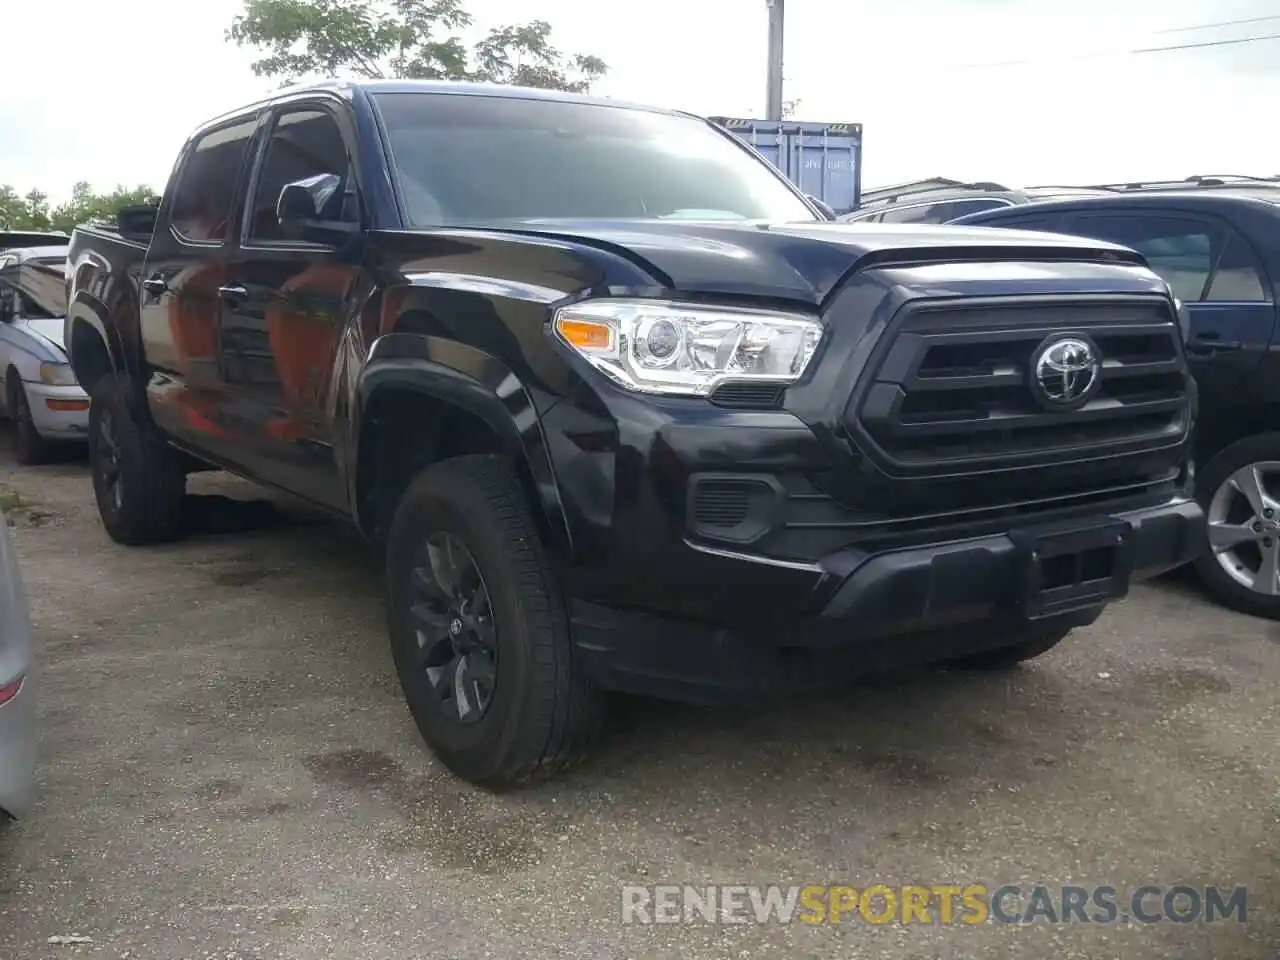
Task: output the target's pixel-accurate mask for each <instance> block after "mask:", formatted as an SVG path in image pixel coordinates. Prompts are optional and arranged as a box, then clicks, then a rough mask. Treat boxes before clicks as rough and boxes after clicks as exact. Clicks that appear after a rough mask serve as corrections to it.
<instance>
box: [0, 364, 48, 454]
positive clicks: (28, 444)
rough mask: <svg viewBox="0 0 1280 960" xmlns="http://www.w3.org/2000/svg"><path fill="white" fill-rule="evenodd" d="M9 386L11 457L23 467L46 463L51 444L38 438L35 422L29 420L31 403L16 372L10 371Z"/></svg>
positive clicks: (7, 378) (40, 437)
mask: <svg viewBox="0 0 1280 960" xmlns="http://www.w3.org/2000/svg"><path fill="white" fill-rule="evenodd" d="M6 380H7V382H8V384H9V396H8V398H7V399H8V405H9V415H10V416H11V417H12V418H13V457H14V459H15V460H17V461H18V463H20V464H22V465H23V466H34V465H36V464H40V463H47V462H48V460H49V458H50V456H51V454H52V453H53V444H52V443H50V442H49V441H48V440H46V439H45V438H44V437H42V436H40V431H39V430H37V429H36V425H35V421H33V420H32V419H31V403H30V401H28V400H27V391H26V389H25V388H24V387H23V386H22V379H21V377H20V376H19V375H18V371H17V370H14V369H12V368H11V369H10V370H9V373H8V375H7V377H6Z"/></svg>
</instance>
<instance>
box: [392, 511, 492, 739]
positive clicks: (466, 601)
mask: <svg viewBox="0 0 1280 960" xmlns="http://www.w3.org/2000/svg"><path fill="white" fill-rule="evenodd" d="M416 561H417V562H416V563H415V564H414V567H413V572H412V574H411V580H410V584H411V588H412V604H413V605H412V607H411V608H410V611H409V613H410V619H411V622H412V624H413V630H414V633H415V634H416V636H417V640H418V667H419V669H421V670H423V671H424V672H425V673H426V676H427V680H428V682H429V683H430V685H431V689H432V690H433V691H434V692H435V696H436V702H437V706H438V707H439V709H440V710H441V712H443V713H444V714H445V715H446V716H447V717H449V718H450V719H451V720H453V721H455V722H458V723H463V724H472V723H476V722H478V721H479V720H480V719H481V718H482V717H484V715H485V713H486V711H488V709H489V704H490V703H491V702H492V700H493V691H494V687H495V685H496V683H497V676H498V673H497V667H498V645H497V634H496V632H495V630H494V625H493V606H492V604H491V602H490V600H489V591H488V589H487V588H486V587H485V583H484V578H483V577H482V576H481V575H480V569H479V567H478V566H477V565H476V561H475V558H474V557H472V556H471V553H470V551H468V550H467V548H466V547H464V546H463V545H462V542H461V541H460V540H458V538H457V537H454V536H451V535H450V534H447V533H433V534H431V535H430V536H428V537H427V542H426V543H425V544H424V545H423V548H422V549H421V550H420V551H419V552H418V556H417V558H416Z"/></svg>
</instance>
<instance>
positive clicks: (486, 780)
mask: <svg viewBox="0 0 1280 960" xmlns="http://www.w3.org/2000/svg"><path fill="white" fill-rule="evenodd" d="M387 566H388V569H387V576H388V593H389V598H388V599H389V602H388V616H389V620H390V623H389V626H390V633H391V643H392V653H393V655H394V658H395V664H396V670H397V673H398V674H399V677H400V684H401V687H402V689H403V690H404V695H405V699H406V700H407V701H408V704H409V709H410V712H411V713H412V714H413V718H414V720H415V722H416V723H417V726H418V730H419V731H420V732H421V734H422V737H423V739H424V740H425V741H426V742H427V744H428V746H430V747H431V749H432V751H433V752H434V753H435V755H436V756H437V757H438V758H439V759H440V761H441V762H442V763H443V764H444V765H445V766H446V767H448V768H449V769H450V770H451V771H453V772H454V773H455V774H457V775H458V776H460V777H462V778H463V779H465V780H469V781H471V782H472V783H476V784H480V785H483V786H487V787H490V788H493V789H503V788H508V787H513V786H517V785H520V784H524V783H530V782H534V781H537V780H542V779H546V778H547V777H550V776H551V775H552V774H554V773H556V772H557V771H559V770H562V769H564V768H565V767H567V766H569V765H570V764H572V763H573V762H575V761H576V760H578V759H579V758H580V757H581V756H582V755H583V754H584V753H585V751H586V749H587V747H588V746H589V744H590V742H591V740H592V739H593V738H594V735H595V733H596V732H597V730H598V728H599V724H600V720H601V714H602V707H601V697H600V694H599V692H598V691H597V690H596V688H595V687H594V686H593V685H592V684H591V683H590V682H589V681H588V680H587V678H586V677H585V676H584V675H583V673H582V670H581V668H580V666H579V665H578V664H577V663H575V658H574V653H573V648H572V644H571V642H570V637H569V624H568V618H567V616H566V613H565V608H564V600H563V598H562V596H561V593H560V587H559V582H558V578H557V576H556V574H555V571H554V570H553V568H552V566H551V564H550V563H549V561H548V558H547V557H546V555H545V553H544V552H543V549H542V546H541V543H540V541H539V539H538V535H537V531H536V528H535V526H534V523H533V520H532V518H531V517H530V515H529V511H528V508H527V506H526V505H525V502H524V495H523V491H522V490H521V488H520V486H519V484H518V482H517V481H516V479H515V477H514V476H513V475H512V473H511V470H510V468H509V467H507V465H506V464H505V463H504V461H503V460H502V459H501V458H499V457H493V456H467V457H458V458H455V459H451V460H445V461H442V462H440V463H438V464H435V465H434V466H432V467H430V468H428V469H427V470H425V471H424V472H423V473H421V474H420V475H419V476H418V477H417V479H415V480H414V481H413V483H412V484H410V486H409V489H408V490H407V491H406V492H405V494H404V496H403V498H402V499H401V501H400V504H399V506H398V507H397V509H396V515H395V519H394V521H393V523H392V526H391V531H390V536H389V538H388V546H387Z"/></svg>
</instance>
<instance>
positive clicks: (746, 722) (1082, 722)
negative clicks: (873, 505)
mask: <svg viewBox="0 0 1280 960" xmlns="http://www.w3.org/2000/svg"><path fill="white" fill-rule="evenodd" d="M4 442H5V444H6V447H5V449H3V450H0V481H3V483H4V484H5V485H6V486H7V488H8V489H9V490H12V491H14V492H16V494H17V496H18V497H20V499H21V503H22V505H21V507H20V508H19V509H17V510H16V511H15V512H14V513H15V524H16V528H17V536H18V543H19V547H20V551H21V554H22V559H23V562H24V564H25V576H26V578H27V583H28V590H29V593H30V595H31V601H32V605H33V616H34V619H35V621H36V627H37V635H38V640H39V642H40V648H41V665H40V666H41V672H40V677H39V679H40V682H41V687H40V695H41V697H42V701H43V707H42V727H43V729H42V741H41V750H42V764H43V766H42V769H41V776H40V792H41V800H40V803H39V806H38V807H37V809H36V810H35V811H34V812H33V813H32V815H31V816H29V817H28V818H27V819H25V820H23V821H22V822H20V823H17V824H11V825H10V826H9V827H8V828H7V829H5V830H3V831H2V832H0V958H4V960H22V958H31V957H46V956H59V957H62V956H77V957H111V958H124V957H129V958H140V960H141V958H171V957H172V958H178V957H183V958H215V957H216V958H218V960H252V958H275V957H282V958H307V960H311V958H315V960H319V958H352V960H374V958H384V957H385V958H428V957H430V958H448V957H455V958H473V957H474V958H478V957H504V958H505V957H511V958H522V960H523V958H542V957H555V958H578V957H581V958H590V960H607V958H623V957H645V958H649V957H653V958H664V957H683V958H699V957H758V956H780V957H789V958H799V957H815V958H816V957H843V958H858V957H875V958H965V957H975V958H976V957H983V958H986V957H992V958H1010V957H1028V958H1030V957H1034V958H1042V957H1050V956H1052V957H1055V958H1062V957H1087V958H1091V960H1093V958H1099V960H1101V958H1111V957H1122V958H1123V960H1142V958H1160V960H1180V958H1192V957H1195V958H1201V957H1203V958H1210V957H1214V958H1220V960H1227V958H1231V960H1248V958H1255V957H1258V958H1267V960H1272V958H1274V957H1276V956H1277V951H1278V950H1280V912H1278V911H1277V904H1278V901H1280V883H1277V880H1278V878H1280V736H1277V730H1280V709H1278V707H1277V704H1278V703H1280V685H1278V684H1280V627H1277V626H1275V625H1272V624H1269V623H1264V622H1261V621H1255V620H1250V619H1247V618H1244V617H1240V616H1236V615H1234V614H1230V613H1227V612H1224V611H1222V610H1220V609H1217V608H1215V607H1213V606H1211V605H1210V604H1208V603H1207V602H1206V601H1205V600H1203V599H1202V598H1201V597H1199V596H1198V595H1197V594H1196V592H1195V591H1194V589H1193V588H1190V587H1188V586H1185V585H1180V584H1179V583H1178V582H1176V581H1175V582H1172V583H1161V584H1158V585H1155V586H1145V587H1141V588H1139V589H1138V590H1137V591H1136V592H1135V594H1134V595H1133V596H1132V597H1131V598H1130V599H1129V600H1127V601H1126V602H1125V603H1123V604H1122V605H1120V606H1118V607H1116V608H1115V609H1114V610H1113V611H1111V612H1110V613H1109V614H1108V615H1107V616H1106V617H1105V618H1104V620H1103V621H1102V622H1101V623H1100V624H1099V625H1098V626H1096V627H1095V628H1093V629H1090V630H1087V631H1084V632H1083V633H1081V634H1080V635H1079V636H1078V637H1076V638H1073V640H1072V641H1071V642H1070V643H1069V644H1067V645H1065V646H1064V647H1060V648H1059V649H1058V650H1056V651H1054V652H1053V653H1051V654H1050V655H1048V656H1046V657H1044V658H1043V659H1042V660H1040V661H1037V663H1036V664H1035V665H1033V666H1029V667H1026V668H1023V669H1021V670H1020V671H1017V672H1016V673H1015V674H1014V675H1012V676H1006V677H1003V678H992V677H971V676H962V675H955V674H946V673H941V672H937V671H921V672H916V673H913V674H911V675H908V676H900V677H894V678H888V679H883V680H880V681H877V682H875V683H869V684H864V685H862V686H859V687H858V688H856V689H853V690H850V691H848V692H847V693H845V694H843V695H840V696H824V697H823V698H821V699H818V700H813V699H809V700H805V701H800V702H796V703H793V704H788V705H785V706H780V707H775V708H771V709H769V710H767V711H763V712H740V711H703V710H698V709H692V708H683V707H673V706H669V705H663V704H657V703H650V702H641V703H635V702H628V703H625V704H621V705H620V706H619V711H618V712H617V714H616V716H615V723H614V729H613V731H612V733H611V734H610V736H609V737H608V738H607V741H606V743H605V744H604V746H603V748H602V750H601V751H600V753H599V755H598V756H597V757H596V758H595V759H594V760H593V761H592V762H591V763H590V764H589V765H588V766H587V767H585V768H583V769H582V770H580V771H578V772H575V773H573V774H572V775H570V776H567V777H565V778H564V779H561V780H559V781H557V782H555V783H553V784H550V785H547V786H544V787H541V788H538V789H536V790H531V791H527V792H524V793H521V794H518V795H515V796H507V797H493V796H490V795H487V794H484V793H481V792H478V791H476V790H474V789H472V788H470V787H468V786H466V785H464V784H461V783H459V782H457V781H456V780H454V779H452V778H451V777H450V776H449V775H448V774H447V773H446V772H445V771H443V770H442V769H441V768H440V767H439V766H438V765H437V764H435V763H433V762H432V760H431V758H430V756H429V755H428V754H427V753H426V752H425V750H424V749H423V748H422V747H421V746H420V744H419V741H418V739H417V736H416V733H415V731H414V729H413V727H412V725H411V723H410V721H409V717H408V714H407V711H406V710H405V708H404V707H403V705H402V702H401V700H400V694H399V691H398V688H397V686H396V683H395V680H394V677H393V675H392V671H391V664H390V657H389V654H388V650H387V644H386V641H385V639H384V634H383V625H382V618H383V610H382V605H381V593H380V590H381V584H380V580H379V570H378V561H377V558H376V557H375V556H373V555H371V553H370V552H369V550H368V549H367V548H365V547H363V546H362V544H361V543H360V542H359V541H358V540H357V539H355V538H354V536H352V535H351V534H349V533H348V532H347V531H345V530H344V529H342V528H341V527H337V526H335V525H333V524H331V523H328V522H325V521H319V520H316V519H314V518H309V517H306V516H303V515H297V516H295V517H293V518H292V519H291V520H289V521H288V522H285V523H283V524H279V525H274V526H272V525H266V526H263V524H262V521H263V520H265V519H266V518H262V517H256V518H255V517H250V518H249V522H250V523H252V524H257V526H258V529H255V530H249V531H247V532H245V531H239V532H237V531H235V530H227V529H222V530H220V531H218V532H213V531H210V530H209V529H207V528H208V527H210V526H214V527H217V526H219V525H221V526H223V527H226V526H227V525H228V523H229V518H228V517H226V516H223V518H222V521H221V523H220V524H219V523H214V522H212V521H211V520H209V519H207V518H206V520H205V521H204V522H203V526H204V527H205V528H206V529H204V530H203V531H197V532H196V533H195V534H193V536H191V537H190V538H189V539H188V540H186V541H185V542H183V543H180V544H177V545H174V546H171V547H165V548H161V549H149V550H128V549H125V548H121V547H117V546H115V545H113V544H112V543H110V542H109V541H108V540H107V538H106V536H105V534H104V533H103V532H102V530H101V528H100V527H99V524H98V519H97V515H96V512H95V510H94V507H93V504H92V495H91V493H90V488H89V483H88V479H87V475H86V470H85V468H84V466H83V464H82V463H77V462H74V461H73V462H69V463H65V464H59V465H56V466H51V467H43V468H37V469H19V468H16V467H14V465H13V463H12V460H11V459H10V458H9V456H8V453H7V436H6V439H5V441H4ZM193 489H196V490H202V491H205V492H209V491H212V490H214V489H222V490H223V492H226V493H228V494H229V495H232V496H236V497H242V498H253V497H255V496H257V495H258V494H257V491H255V490H254V489H253V488H250V487H247V486H244V485H241V484H239V483H238V482H236V481H228V480H226V479H225V478H220V477H218V476H216V475H210V476H204V477H200V478H199V482H198V483H196V484H193ZM215 513H217V512H216V511H215ZM224 513H225V511H224ZM681 882H689V883H696V884H707V883H725V884H730V883H770V882H774V883H782V884H809V883H837V882H846V883H850V884H852V885H854V886H857V887H863V886H865V885H867V884H870V883H874V882H884V883H888V884H890V885H900V884H911V883H923V884H940V883H948V882H950V883H957V884H965V883H975V882H983V883H986V884H988V885H989V886H991V887H995V886H999V885H1001V884H1005V883H1009V884H1022V885H1024V886H1026V887H1029V886H1030V885H1032V884H1034V883H1036V882H1043V883H1046V884H1050V885H1055V886H1056V885H1062V884H1078V885H1084V886H1088V885H1092V884H1110V885H1113V886H1115V887H1117V888H1119V890H1120V891H1122V893H1121V894H1120V899H1121V900H1122V902H1123V898H1124V897H1125V896H1126V893H1125V892H1126V891H1132V890H1133V889H1134V888H1136V887H1138V886H1140V885H1142V884H1147V883H1150V884H1157V885H1162V886H1166V887H1167V886H1170V885H1172V884H1176V883H1189V884H1193V885H1203V884H1218V885H1220V886H1226V887H1228V888H1230V887H1234V886H1236V885H1246V886H1248V888H1249V898H1250V899H1249V902H1248V922H1247V923H1246V924H1244V925H1241V924H1238V923H1235V922H1220V923H1217V924H1213V925H1206V924H1201V923H1189V924H1174V923H1169V922H1164V923H1160V924H1158V925H1155V926H1144V925H1140V924H1136V923H1130V924H1127V925H1121V924H1113V925H1097V924H1093V925H1082V924H1070V925H1051V924H1047V923H1045V922H1043V921H1042V922H1039V923H1036V924H1034V925H1031V926H1008V925H1002V924H995V923H988V924H983V925H980V926H956V927H950V928H942V927H936V926H902V925H899V924H889V925H885V926H872V925H869V924H867V923H865V922H863V921H860V920H855V921H852V922H849V923H846V924H843V925H840V926H829V925H823V926H816V927H812V926H807V925H804V924H799V923H796V924H791V925H789V926H784V925H781V924H771V925H757V924H747V925H725V924H717V925H712V924H708V923H706V922H703V921H701V920H699V921H697V922H695V923H694V924H692V925H661V926H659V925H651V926H638V925H624V924H623V923H622V922H621V903H622V895H621V888H622V885H624V884H637V883H639V884H645V883H649V884H653V883H681ZM68 936H75V937H80V938H88V939H89V940H90V941H91V942H87V943H81V944H67V943H59V942H54V943H50V938H61V937H68Z"/></svg>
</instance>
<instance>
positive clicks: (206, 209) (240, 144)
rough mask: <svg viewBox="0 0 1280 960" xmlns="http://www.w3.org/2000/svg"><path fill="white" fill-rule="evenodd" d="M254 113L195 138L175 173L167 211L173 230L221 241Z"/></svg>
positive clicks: (192, 237) (225, 234)
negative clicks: (193, 144)
mask: <svg viewBox="0 0 1280 960" xmlns="http://www.w3.org/2000/svg"><path fill="white" fill-rule="evenodd" d="M257 125H258V119H257V117H256V116H254V117H249V118H246V119H244V120H240V121H238V122H236V123H233V124H230V125H228V126H225V127H219V128H218V129H216V130H210V131H209V132H208V133H206V134H204V135H202V136H201V137H200V139H199V140H197V141H196V144H195V146H194V148H193V149H192V150H191V152H190V153H189V154H188V155H187V159H186V162H185V163H184V164H183V165H182V172H181V173H180V174H179V175H178V184H177V187H176V188H175V190H174V194H173V201H172V205H171V207H170V211H169V220H170V223H171V224H172V226H173V230H174V232H175V233H177V234H178V236H179V237H181V238H182V239H183V240H187V241H190V242H193V243H222V242H224V241H225V240H226V239H227V238H228V237H229V236H230V233H229V232H228V229H229V224H230V220H231V211H232V209H233V205H234V203H235V198H236V190H237V187H238V186H239V183H240V181H241V179H242V171H243V169H244V165H245V160H246V159H247V157H248V154H249V144H250V142H251V141H252V140H253V133H254V130H255V128H256V127H257Z"/></svg>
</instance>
